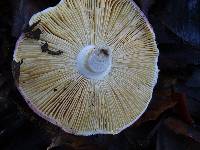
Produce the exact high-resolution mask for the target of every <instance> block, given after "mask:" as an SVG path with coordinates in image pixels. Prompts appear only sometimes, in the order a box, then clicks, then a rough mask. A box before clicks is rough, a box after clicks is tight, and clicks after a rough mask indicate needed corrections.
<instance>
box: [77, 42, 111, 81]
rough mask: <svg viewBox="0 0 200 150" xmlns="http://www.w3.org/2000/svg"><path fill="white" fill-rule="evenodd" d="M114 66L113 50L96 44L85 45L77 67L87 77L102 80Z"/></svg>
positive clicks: (78, 58)
mask: <svg viewBox="0 0 200 150" xmlns="http://www.w3.org/2000/svg"><path fill="white" fill-rule="evenodd" d="M111 66H112V52H111V50H110V49H109V48H99V47H97V46H95V45H88V46H86V47H84V48H83V49H82V50H81V51H80V53H79V54H78V57H77V69H78V71H79V72H80V73H81V74H82V75H84V76H85V77H87V78H91V79H97V80H102V79H103V78H104V76H106V75H107V74H108V73H109V72H110V70H111Z"/></svg>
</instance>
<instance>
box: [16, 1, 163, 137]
mask: <svg viewBox="0 0 200 150" xmlns="http://www.w3.org/2000/svg"><path fill="white" fill-rule="evenodd" d="M29 25H30V27H29V29H30V28H31V33H38V34H40V35H36V37H37V38H34V37H35V36H34V37H33V36H30V34H27V33H23V34H22V35H21V36H20V38H19V40H18V41H17V44H16V48H15V52H14V61H15V62H16V63H17V64H18V67H17V68H18V69H19V71H18V72H19V73H18V76H17V79H16V80H17V81H18V82H19V83H18V84H17V87H18V89H19V91H20V93H21V94H22V95H23V97H24V99H25V101H26V102H27V103H28V105H29V106H30V108H31V109H32V110H33V111H34V112H35V113H37V114H38V115H39V116H41V117H43V118H44V119H46V120H48V121H49V122H51V123H53V124H55V125H57V126H59V127H61V128H62V129H63V130H64V131H66V132H68V133H72V134H75V135H92V134H117V133H119V132H121V131H122V130H123V129H125V128H127V127H129V126H130V125H132V124H133V123H134V122H135V121H136V120H137V119H138V118H139V117H140V116H141V115H142V114H143V112H144V111H145V110H146V108H147V106H148V104H149V102H150V100H151V97H152V92H153V88H154V86H155V84H156V82H157V77H158V67H157V59H158V55H159V52H158V49H157V45H156V42H155V35H154V32H153V30H152V28H151V26H150V24H149V22H148V21H147V19H146V18H145V16H144V14H143V13H142V12H141V11H140V10H139V8H138V7H137V6H136V4H135V3H134V2H133V1H131V0H61V1H60V3H59V4H58V5H56V6H55V7H51V8H48V9H46V10H44V11H42V12H39V13H37V14H35V15H33V16H32V18H31V19H30V21H29ZM33 25H34V27H33ZM36 31H37V32H36ZM27 35H29V36H27ZM38 38H39V39H38ZM22 60H23V61H22ZM20 62H21V63H20ZM19 65H20V66H19ZM14 72H15V71H14Z"/></svg>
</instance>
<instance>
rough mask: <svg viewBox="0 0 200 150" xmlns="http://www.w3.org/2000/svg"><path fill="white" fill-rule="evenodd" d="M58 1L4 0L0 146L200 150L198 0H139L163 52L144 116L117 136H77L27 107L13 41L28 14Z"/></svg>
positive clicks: (13, 149) (6, 149) (0, 11)
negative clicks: (18, 78) (14, 70)
mask: <svg viewBox="0 0 200 150" xmlns="http://www.w3.org/2000/svg"><path fill="white" fill-rule="evenodd" d="M58 2H59V0H1V1H0V149H1V150H27V149H28V150H43V149H47V148H48V149H51V150H62V149H67V150H94V149H95V150H98V149H100V150H121V149H123V150H128V149H131V150H151V149H152V150H153V149H156V150H199V149H200V0H167V1H163V0H136V3H137V4H138V5H139V7H140V8H141V9H142V11H143V12H144V13H145V14H146V16H147V18H148V19H149V21H150V23H151V25H152V27H153V29H154V31H155V34H156V40H157V43H158V48H159V50H160V56H159V62H158V64H159V69H160V73H159V79H158V84H157V85H156V87H155V90H154V94H153V99H152V101H151V103H150V105H149V107H148V109H147V111H146V112H145V113H144V115H143V116H142V117H141V118H140V119H139V120H138V121H137V122H136V123H135V124H134V125H132V126H131V127H129V128H128V129H126V130H124V131H123V132H121V133H120V134H118V135H114V136H113V135H95V136H90V137H82V136H73V135H70V134H67V133H64V132H63V131H62V130H60V129H59V128H57V127H55V126H54V125H52V124H50V123H48V122H46V121H45V120H43V119H41V118H40V117H38V116H37V115H35V114H34V113H33V112H32V111H31V109H30V108H29V107H28V106H27V105H26V103H25V102H24V100H23V98H22V97H21V95H20V94H19V92H18V91H17V89H16V87H15V85H14V81H13V77H12V71H11V62H12V55H13V50H14V46H15V42H16V40H17V38H18V37H19V35H20V33H21V32H22V29H23V28H24V27H25V26H26V25H27V23H28V21H29V19H30V17H31V16H32V15H33V14H34V13H36V12H38V11H41V10H43V9H45V8H47V7H49V6H54V5H56V4H57V3H58Z"/></svg>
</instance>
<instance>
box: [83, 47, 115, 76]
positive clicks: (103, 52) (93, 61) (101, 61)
mask: <svg viewBox="0 0 200 150" xmlns="http://www.w3.org/2000/svg"><path fill="white" fill-rule="evenodd" d="M110 64H111V51H110V50H109V49H95V50H94V51H93V52H92V53H91V54H90V56H89V58H88V61H87V66H88V68H89V69H90V70H91V71H93V72H95V73H102V72H104V71H106V70H107V69H108V67H109V66H110Z"/></svg>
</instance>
